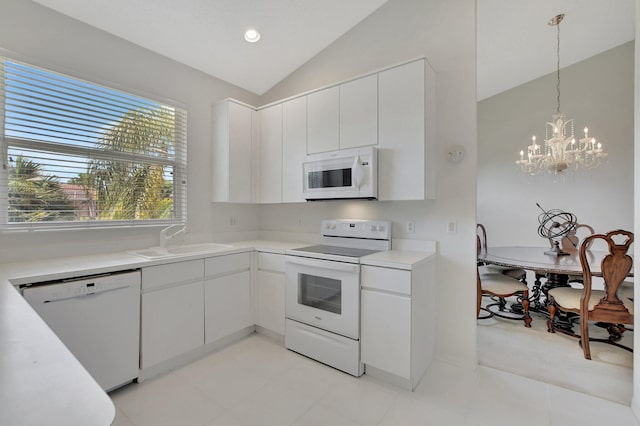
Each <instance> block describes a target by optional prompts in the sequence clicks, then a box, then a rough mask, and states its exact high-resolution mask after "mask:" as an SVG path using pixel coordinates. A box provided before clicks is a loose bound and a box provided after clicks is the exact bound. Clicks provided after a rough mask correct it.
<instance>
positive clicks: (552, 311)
mask: <svg viewBox="0 0 640 426" xmlns="http://www.w3.org/2000/svg"><path fill="white" fill-rule="evenodd" d="M547 309H548V310H549V319H548V320H547V331H548V332H549V333H555V332H556V331H555V330H554V329H553V319H554V318H555V316H556V305H555V303H554V301H553V299H551V300H549V304H548V305H547Z"/></svg>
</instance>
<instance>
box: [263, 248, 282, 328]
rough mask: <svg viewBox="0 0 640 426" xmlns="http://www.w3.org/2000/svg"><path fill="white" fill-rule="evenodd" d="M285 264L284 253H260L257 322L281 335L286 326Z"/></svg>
mask: <svg viewBox="0 0 640 426" xmlns="http://www.w3.org/2000/svg"><path fill="white" fill-rule="evenodd" d="M284 264H285V257H284V255H282V254H273V253H258V285H257V288H258V318H257V324H258V325H259V326H260V327H262V328H265V329H267V330H269V331H272V332H275V333H278V334H280V335H284V328H285V325H284V324H285V305H284V300H285V278H284V277H285V275H284Z"/></svg>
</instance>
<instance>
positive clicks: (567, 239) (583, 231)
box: [549, 223, 595, 253]
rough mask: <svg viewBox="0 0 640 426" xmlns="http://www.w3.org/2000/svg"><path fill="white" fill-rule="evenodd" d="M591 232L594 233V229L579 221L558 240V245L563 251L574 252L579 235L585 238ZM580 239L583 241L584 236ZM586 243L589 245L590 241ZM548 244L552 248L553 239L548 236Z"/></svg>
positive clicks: (578, 241)
mask: <svg viewBox="0 0 640 426" xmlns="http://www.w3.org/2000/svg"><path fill="white" fill-rule="evenodd" d="M593 234H595V231H594V230H593V228H592V227H591V226H590V225H587V224H585V223H579V224H577V225H576V226H575V227H574V228H573V229H572V230H571V231H569V233H568V234H567V235H565V236H564V237H563V238H562V241H560V247H561V248H562V250H563V251H566V252H574V253H575V252H576V251H578V248H579V247H580V236H582V235H584V236H585V238H586V237H588V236H589V235H593ZM582 241H583V242H584V238H583V239H582ZM588 244H589V246H591V243H588ZM549 245H550V246H551V248H553V240H552V239H551V238H549ZM587 248H588V247H587Z"/></svg>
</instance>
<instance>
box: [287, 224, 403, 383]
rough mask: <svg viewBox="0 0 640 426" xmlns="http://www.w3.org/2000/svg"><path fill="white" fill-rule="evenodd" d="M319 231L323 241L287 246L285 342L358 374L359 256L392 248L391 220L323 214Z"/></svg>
mask: <svg viewBox="0 0 640 426" xmlns="http://www.w3.org/2000/svg"><path fill="white" fill-rule="evenodd" d="M321 232H322V243H323V244H321V245H315V246H309V247H302V248H298V249H294V250H287V251H286V255H287V256H286V304H285V307H286V318H287V319H286V329H285V346H286V347H287V348H288V349H291V350H293V351H295V352H298V353H301V354H303V355H306V356H308V357H310V358H313V359H315V360H317V361H320V362H322V363H324V364H327V365H330V366H332V367H335V368H337V369H339V370H342V371H345V372H347V373H349V374H352V375H354V376H360V375H362V374H363V372H364V367H363V364H362V363H361V362H360V258H361V257H363V256H366V255H369V254H373V253H377V252H379V251H383V250H390V249H391V222H390V221H388V220H353V219H351V220H344V219H339V220H324V221H322V225H321Z"/></svg>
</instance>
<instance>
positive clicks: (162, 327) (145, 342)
mask: <svg viewBox="0 0 640 426" xmlns="http://www.w3.org/2000/svg"><path fill="white" fill-rule="evenodd" d="M203 277H204V261H203V260H194V261H188V262H179V263H170V264H166V265H159V266H151V267H148V268H142V298H141V300H142V302H141V303H142V305H141V310H140V311H141V321H140V326H141V332H140V352H141V354H140V368H141V369H144V368H149V367H152V366H154V365H156V364H159V363H161V362H163V361H167V360H169V359H171V358H174V357H176V356H178V355H182V354H184V353H187V352H189V351H191V350H194V349H196V348H198V347H200V346H202V345H203V344H204V303H203V299H204V282H203Z"/></svg>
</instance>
